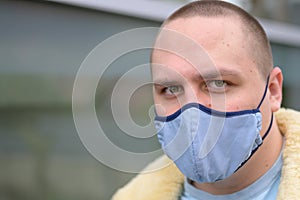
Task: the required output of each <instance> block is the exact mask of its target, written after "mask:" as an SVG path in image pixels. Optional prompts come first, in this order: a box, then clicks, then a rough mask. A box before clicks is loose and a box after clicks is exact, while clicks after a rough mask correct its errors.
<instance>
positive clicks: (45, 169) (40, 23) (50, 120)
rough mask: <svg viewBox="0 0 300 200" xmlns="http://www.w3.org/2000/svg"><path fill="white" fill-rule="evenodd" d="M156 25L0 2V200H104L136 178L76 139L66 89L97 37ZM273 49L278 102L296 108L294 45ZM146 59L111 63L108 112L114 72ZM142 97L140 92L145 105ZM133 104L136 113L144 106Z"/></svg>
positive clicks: (106, 83)
mask: <svg viewBox="0 0 300 200" xmlns="http://www.w3.org/2000/svg"><path fill="white" fill-rule="evenodd" d="M159 24H160V23H159V22H154V21H147V20H142V19H138V18H133V17H128V16H123V15H117V14H111V13H105V12H102V11H96V10H90V9H83V8H77V7H72V6H67V5H61V4H56V3H49V2H40V1H11V0H6V1H5V0H2V1H1V2H0V163H1V164H0V199H1V200H2V199H3V200H17V199H22V200H26V199H30V200H34V199H51V200H53V199H64V200H67V199H72V200H77V199H91V200H92V199H109V197H110V196H111V195H112V193H113V192H114V191H115V190H116V189H117V188H119V187H120V186H121V185H123V184H124V183H125V182H127V181H128V180H129V179H130V178H132V177H133V176H134V174H127V173H122V172H118V171H116V170H113V169H110V168H108V167H106V166H104V165H103V164H101V163H100V162H98V161H97V160H96V159H94V158H93V157H92V156H91V155H90V154H89V153H88V152H87V150H86V149H85V148H84V146H83V145H82V144H81V142H80V139H79V137H78V135H77V132H76V130H75V126H74V122H73V118H72V108H71V99H72V87H73V81H74V78H75V75H76V72H77V70H78V69H79V66H80V64H81V63H82V61H83V59H84V58H85V57H86V56H87V54H88V53H89V52H90V51H91V50H92V49H93V48H94V47H95V46H96V45H97V44H98V43H99V42H101V41H103V40H105V39H106V38H108V37H109V36H111V35H113V34H116V33H119V32H121V31H124V30H127V29H131V28H137V27H147V26H152V27H153V26H154V27H156V26H159ZM272 46H273V52H274V61H275V62H274V63H275V64H276V65H279V66H281V67H282V69H283V72H284V75H285V84H284V97H285V99H284V106H289V107H292V108H296V109H300V103H299V101H298V99H299V98H300V93H299V89H300V79H299V78H298V76H299V73H300V68H299V61H300V58H299V55H300V54H299V53H300V47H293V46H286V45H283V44H279V43H276V44H275V43H272ZM148 60H149V51H144V52H139V53H138V54H135V55H129V57H128V58H127V59H126V60H125V61H124V62H121V63H122V66H121V64H120V62H119V63H115V64H114V65H115V66H114V67H112V68H110V71H109V72H107V76H106V78H105V80H102V81H103V82H101V84H102V85H101V87H99V91H100V92H98V94H97V102H98V105H97V106H98V108H99V110H101V109H102V111H103V112H104V113H107V116H110V111H109V105H110V104H109V97H110V95H111V89H112V88H113V86H114V84H115V82H116V80H117V79H118V77H119V76H120V74H122V73H125V72H126V71H128V70H129V69H130V68H131V67H133V66H136V65H138V64H143V63H147V62H148ZM148 89H149V88H148ZM148 94H150V93H148ZM146 95H147V94H146V93H145V92H144V93H143V92H142V93H141V95H140V96H142V98H145V99H146V100H147V103H148V104H150V102H151V97H150V96H146ZM134 106H135V107H138V108H140V109H138V111H137V113H138V112H141V110H142V109H143V108H141V105H138V104H137V103H135V104H134ZM145 110H147V109H145ZM145 113H146V111H145ZM145 113H138V114H137V116H138V117H137V119H139V118H140V116H144V115H145ZM102 120H105V119H102ZM106 120H107V123H108V124H106V127H107V129H109V131H111V132H112V133H115V132H119V133H121V131H120V130H118V129H117V127H115V125H110V124H109V123H110V121H111V117H107V118H106ZM145 120H147V119H145ZM141 121H143V118H142V120H141ZM110 129H111V130H110ZM124 140H128V141H127V142H128V143H126V144H127V146H129V147H132V148H135V147H137V148H140V149H141V151H142V150H143V149H151V148H158V144H157V142H156V140H155V139H152V140H150V141H149V142H148V144H140V145H139V144H136V141H133V142H131V143H130V141H129V139H128V138H126V139H124ZM134 145H137V146H134Z"/></svg>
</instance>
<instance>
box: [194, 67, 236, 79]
mask: <svg viewBox="0 0 300 200" xmlns="http://www.w3.org/2000/svg"><path fill="white" fill-rule="evenodd" d="M223 76H241V72H240V71H238V70H227V69H220V70H211V71H207V72H203V73H201V74H197V75H195V77H196V78H197V79H199V78H201V79H213V78H218V77H223Z"/></svg>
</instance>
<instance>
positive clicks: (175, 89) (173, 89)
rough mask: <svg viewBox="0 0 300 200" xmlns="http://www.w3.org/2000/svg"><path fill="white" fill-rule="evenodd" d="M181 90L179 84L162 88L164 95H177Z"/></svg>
mask: <svg viewBox="0 0 300 200" xmlns="http://www.w3.org/2000/svg"><path fill="white" fill-rule="evenodd" d="M181 92H183V88H182V87H181V86H177V85H174V86H167V87H165V88H164V89H163V93H164V94H166V95H176V96H177V95H178V94H180V93H181Z"/></svg>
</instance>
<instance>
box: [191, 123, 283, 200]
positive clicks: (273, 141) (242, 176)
mask: <svg viewBox="0 0 300 200" xmlns="http://www.w3.org/2000/svg"><path fill="white" fill-rule="evenodd" d="M275 121H276V120H275V119H274V122H275ZM282 144H283V136H282V135H281V133H280V131H279V129H278V126H277V123H276V122H275V123H273V125H272V128H271V130H270V133H269V135H268V137H266V138H265V140H264V142H263V144H262V145H261V146H260V148H259V149H258V150H257V151H256V152H255V154H254V155H253V156H252V157H251V159H249V160H248V161H247V162H246V163H245V164H244V165H243V166H242V167H241V168H240V169H239V170H238V171H236V172H235V173H234V174H233V175H231V176H230V177H228V178H226V179H224V180H220V181H217V182H214V183H196V182H193V183H192V184H193V185H194V187H196V188H198V189H201V190H203V191H205V192H208V193H211V194H215V195H223V194H231V193H234V192H237V191H240V190H242V189H244V188H246V187H247V186H249V185H251V184H252V183H254V182H255V181H256V180H257V179H259V178H260V177H261V176H263V175H264V174H265V173H266V172H267V171H268V170H269V169H270V168H271V167H272V166H273V164H274V163H275V161H276V160H277V158H278V156H279V154H280V152H281V148H282Z"/></svg>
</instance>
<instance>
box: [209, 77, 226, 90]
mask: <svg viewBox="0 0 300 200" xmlns="http://www.w3.org/2000/svg"><path fill="white" fill-rule="evenodd" d="M227 85H228V84H227V82H226V81H223V80H212V81H208V82H206V86H207V89H208V90H209V91H214V92H224V90H225V88H226V86H227Z"/></svg>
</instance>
